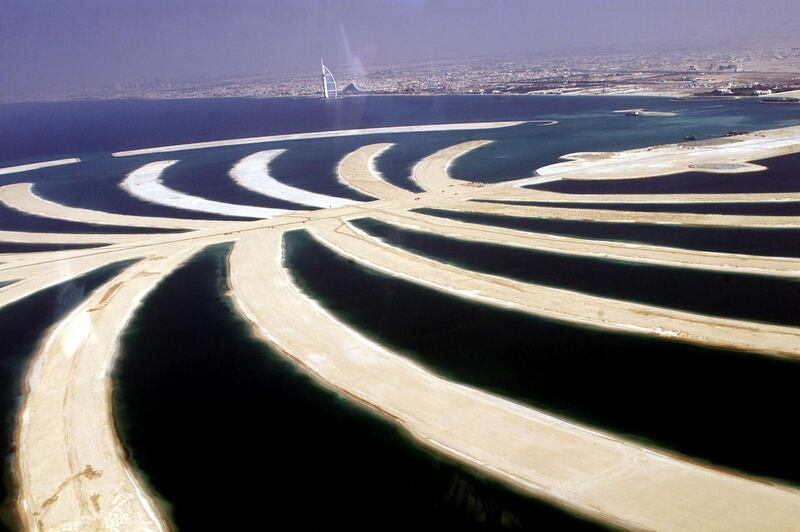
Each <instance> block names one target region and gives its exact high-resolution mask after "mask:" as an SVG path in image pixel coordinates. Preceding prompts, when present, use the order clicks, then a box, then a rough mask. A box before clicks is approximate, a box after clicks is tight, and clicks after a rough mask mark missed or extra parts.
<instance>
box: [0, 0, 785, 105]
mask: <svg viewBox="0 0 800 532" xmlns="http://www.w3.org/2000/svg"><path fill="white" fill-rule="evenodd" d="M793 35H800V0H691V1H684V0H605V1H604V0H547V1H540V0H526V1H512V0H483V1H476V0H392V1H390V0H361V1H357V0H349V1H348V0H286V1H276V0H261V1H255V0H0V95H2V94H5V95H7V96H22V95H25V94H28V93H31V92H39V91H46V90H48V89H50V88H52V89H59V90H60V89H64V88H82V87H85V88H93V87H98V86H102V85H109V84H113V83H114V82H116V81H121V82H126V81H133V80H139V79H141V78H143V77H144V76H149V77H151V78H152V77H160V78H163V79H168V80H175V81H181V80H191V79H199V78H213V77H229V76H240V75H270V74H276V75H278V74H282V73H285V72H288V71H294V72H297V73H298V74H303V73H305V74H309V75H312V74H316V72H317V68H318V66H317V65H318V62H319V58H320V56H324V57H325V58H326V62H328V63H330V65H331V66H332V67H334V68H340V69H343V68H344V67H345V66H346V65H358V64H363V65H366V66H371V65H383V64H393V63H396V62H408V61H428V60H436V59H441V58H453V57H470V56H473V57H478V56H486V55H491V54H496V53H502V52H514V53H530V54H535V53H537V52H546V51H554V50H563V49H573V48H575V47H586V46H608V45H621V46H627V47H629V48H630V50H631V51H635V50H636V49H639V48H641V47H643V46H653V45H662V44H663V45H676V44H677V45H687V46H693V45H712V46H713V45H716V44H718V43H720V42H730V41H731V40H732V39H746V40H748V41H753V40H755V39H759V38H772V37H787V36H789V37H790V36H793Z"/></svg>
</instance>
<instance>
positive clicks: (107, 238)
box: [0, 230, 153, 244]
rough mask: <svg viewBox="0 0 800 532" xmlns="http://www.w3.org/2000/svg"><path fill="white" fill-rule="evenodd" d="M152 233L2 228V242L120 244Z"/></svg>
mask: <svg viewBox="0 0 800 532" xmlns="http://www.w3.org/2000/svg"><path fill="white" fill-rule="evenodd" d="M151 236H153V235H151V234H123V233H120V234H100V233H96V234H95V233H26V232H24V231H2V230H0V242H24V243H27V244H119V243H122V242H135V241H137V240H138V241H142V240H146V239H147V238H149V237H151Z"/></svg>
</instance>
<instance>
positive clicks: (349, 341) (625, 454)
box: [230, 232, 800, 530]
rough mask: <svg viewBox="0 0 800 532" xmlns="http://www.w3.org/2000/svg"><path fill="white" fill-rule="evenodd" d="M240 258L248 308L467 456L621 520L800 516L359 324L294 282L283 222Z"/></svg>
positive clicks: (291, 352)
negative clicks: (401, 351) (527, 402)
mask: <svg viewBox="0 0 800 532" xmlns="http://www.w3.org/2000/svg"><path fill="white" fill-rule="evenodd" d="M230 265H231V275H230V280H231V286H232V293H233V297H234V300H235V301H236V304H237V306H238V308H239V310H240V311H241V313H242V315H243V316H245V317H246V318H247V319H248V320H249V321H250V322H251V323H253V325H254V327H255V328H256V330H257V331H258V333H259V334H260V335H261V336H262V337H263V338H265V339H266V340H267V341H269V342H270V343H272V344H273V345H275V346H276V347H277V348H278V350H279V352H281V353H283V354H285V355H286V356H288V357H290V358H291V359H292V360H293V361H294V362H296V363H297V364H299V365H300V366H302V367H303V368H305V369H306V371H308V372H309V373H310V374H311V375H313V376H314V377H316V378H317V379H319V380H320V381H321V382H322V383H324V384H326V385H328V386H331V387H332V388H334V389H337V390H340V391H342V392H343V393H344V394H346V395H347V396H348V397H351V398H354V399H356V400H357V401H359V402H361V403H363V404H365V405H367V406H369V407H370V408H373V409H375V410H377V411H378V412H380V413H381V414H383V415H384V416H385V417H387V418H388V419H391V420H393V421H394V422H396V423H398V424H400V425H401V426H403V427H404V428H405V429H406V430H408V431H409V432H410V433H411V434H412V435H413V436H414V437H415V438H416V439H418V440H419V442H420V443H422V444H424V445H426V446H429V447H431V448H433V449H434V450H436V451H438V452H441V453H444V454H446V455H448V456H450V457H451V458H452V459H454V460H456V461H459V462H462V463H464V464H467V465H469V466H472V467H475V468H477V469H479V470H481V471H483V472H484V473H485V474H488V475H490V476H492V477H495V478H498V479H500V480H503V481H505V482H508V483H511V484H513V485H515V486H517V487H518V488H520V489H522V490H524V491H526V492H528V493H532V494H535V495H537V496H539V497H542V498H544V499H547V500H549V501H551V502H553V503H555V504H558V505H560V506H564V507H566V508H569V509H571V510H574V511H577V512H580V513H583V514H585V515H587V516H590V517H592V518H595V519H598V520H601V521H604V522H606V523H609V524H611V525H613V526H617V527H625V528H646V529H658V530H677V529H697V530H712V529H713V530H726V529H738V530H744V529H750V530H756V529H790V528H792V527H794V526H795V525H796V523H798V522H800V493H798V491H796V490H794V489H791V488H788V487H782V486H777V485H772V484H769V483H767V482H761V481H752V480H749V479H747V478H743V477H740V476H733V475H728V474H725V473H722V472H719V471H716V470H713V469H709V468H705V467H701V466H699V465H696V464H693V463H691V462H687V461H683V460H680V459H677V458H674V457H671V456H667V455H664V454H661V453H659V452H657V451H654V450H649V449H647V448H644V447H642V446H641V445H640V444H634V443H631V442H627V441H625V440H623V439H621V438H619V437H616V436H612V435H609V434H604V433H601V432H598V431H595V430H591V429H588V428H585V427H581V426H579V425H577V424H574V423H570V422H567V421H565V420H562V419H559V418H556V417H553V416H550V415H547V414H546V413H543V412H539V411H537V410H534V409H531V408H527V407H524V406H521V405H518V404H515V403H512V402H510V401H507V400H504V399H501V398H499V397H496V396H493V395H491V394H488V393H486V392H483V391H480V390H476V389H473V388H469V387H466V386H462V385H458V384H455V383H452V382H449V381H447V380H445V379H442V378H440V377H438V376H436V375H434V374H432V373H430V372H429V371H427V370H425V369H424V368H422V367H420V366H418V365H416V364H414V363H412V362H410V361H409V360H408V359H407V358H405V357H402V356H399V355H397V354H395V353H392V352H390V351H388V350H387V349H385V348H383V347H382V346H380V345H378V344H376V343H375V342H373V341H371V340H369V339H367V338H365V337H363V336H361V335H359V334H357V333H356V332H355V331H353V330H352V329H350V328H348V327H346V326H344V325H343V324H342V323H340V322H339V321H337V320H336V319H335V318H334V317H332V316H331V315H330V314H329V313H328V312H326V311H325V310H324V309H322V308H321V307H320V306H319V305H317V304H316V303H315V302H313V301H312V300H310V299H308V297H307V296H305V295H304V294H303V293H302V291H301V290H300V289H299V288H298V287H297V286H296V285H295V284H294V283H293V281H292V278H291V274H290V273H289V272H287V271H286V270H285V269H284V268H283V267H282V265H281V240H280V235H279V234H277V233H275V232H270V233H262V234H259V235H253V236H252V237H249V238H247V239H244V240H241V241H240V242H238V243H237V245H236V247H235V248H234V251H233V254H232V257H231V259H230ZM278 301H279V302H280V304H279V305H278V304H276V302H278ZM298 331H314V334H298Z"/></svg>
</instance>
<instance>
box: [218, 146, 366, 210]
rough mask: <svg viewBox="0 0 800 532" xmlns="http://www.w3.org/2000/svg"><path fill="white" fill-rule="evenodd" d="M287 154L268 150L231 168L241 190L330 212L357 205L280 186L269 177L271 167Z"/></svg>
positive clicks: (342, 199) (231, 174) (242, 160)
mask: <svg viewBox="0 0 800 532" xmlns="http://www.w3.org/2000/svg"><path fill="white" fill-rule="evenodd" d="M285 151H286V150H266V151H260V152H257V153H253V154H251V155H248V156H246V157H244V158H242V159H240V160H239V161H238V162H237V163H236V164H235V165H234V166H233V168H231V171H230V176H231V178H232V179H233V180H234V181H235V182H236V183H238V184H239V185H240V186H242V187H244V188H246V189H248V190H252V191H253V192H256V193H258V194H261V195H263V196H267V197H270V198H275V199H279V200H284V201H290V202H292V203H296V204H298V205H299V206H300V207H319V208H322V209H328V208H331V207H342V206H345V205H352V204H353V203H357V202H356V201H353V200H350V199H346V198H339V197H336V196H327V195H325V194H317V193H316V192H310V191H308V190H303V189H302V188H297V187H292V186H289V185H286V184H284V183H281V182H280V181H278V180H277V179H275V178H274V177H272V176H271V175H270V173H269V165H270V163H271V162H272V160H273V159H274V158H275V157H278V156H279V155H281V154H282V153H284V152H285Z"/></svg>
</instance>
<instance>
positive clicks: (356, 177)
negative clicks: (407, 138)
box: [337, 143, 413, 199]
mask: <svg viewBox="0 0 800 532" xmlns="http://www.w3.org/2000/svg"><path fill="white" fill-rule="evenodd" d="M392 146H394V144H389V143H382V144H369V145H367V146H362V147H360V148H358V149H357V150H355V151H353V152H350V153H348V154H347V155H346V156H345V157H344V159H342V160H341V162H340V163H339V168H338V171H337V174H338V176H339V181H341V182H343V183H345V184H347V185H348V186H350V187H351V188H353V189H355V190H357V191H359V192H361V193H362V194H366V195H368V196H372V197H374V198H379V199H402V198H407V197H408V196H409V195H411V194H413V193H412V192H411V191H409V190H406V189H404V188H400V187H398V186H396V185H393V184H391V183H389V182H388V181H386V180H385V179H384V178H383V176H382V175H381V174H380V172H379V171H378V168H377V166H376V165H375V159H376V158H377V157H379V156H380V155H381V154H382V153H383V152H385V151H386V150H388V149H389V148H391V147H392Z"/></svg>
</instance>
